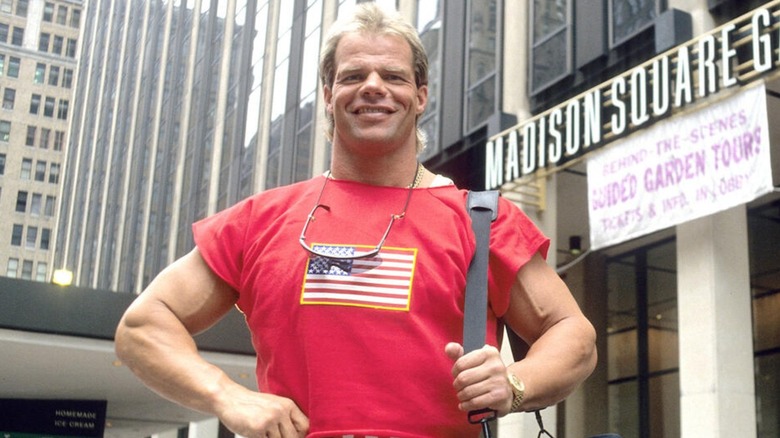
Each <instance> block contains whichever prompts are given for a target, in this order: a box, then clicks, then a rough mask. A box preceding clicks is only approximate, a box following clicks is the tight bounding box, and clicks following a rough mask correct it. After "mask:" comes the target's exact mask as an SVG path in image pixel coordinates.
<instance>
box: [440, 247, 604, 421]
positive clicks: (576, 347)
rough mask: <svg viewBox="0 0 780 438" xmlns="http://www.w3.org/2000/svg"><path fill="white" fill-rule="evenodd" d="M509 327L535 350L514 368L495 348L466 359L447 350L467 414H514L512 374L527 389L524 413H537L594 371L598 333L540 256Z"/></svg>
mask: <svg viewBox="0 0 780 438" xmlns="http://www.w3.org/2000/svg"><path fill="white" fill-rule="evenodd" d="M504 321H505V322H506V324H507V325H508V326H509V327H510V328H511V329H512V330H514V331H515V333H517V334H518V335H519V336H520V337H521V338H523V340H525V341H526V342H527V343H528V344H529V345H530V349H529V351H528V353H527V355H526V357H525V358H524V359H522V360H520V361H518V362H515V363H513V364H510V365H509V366H508V367H506V366H505V365H504V363H503V361H502V360H501V356H500V354H499V351H498V350H497V349H496V348H494V347H491V346H485V347H483V348H482V349H480V350H476V351H473V352H471V353H469V354H468V355H465V356H463V348H462V347H461V346H460V345H458V344H455V343H451V344H448V345H447V347H446V352H447V354H448V355H449V356H450V358H452V359H453V360H455V364H454V366H453V369H452V374H453V377H454V386H455V389H456V390H457V391H458V398H459V400H460V402H461V404H460V408H461V410H463V411H473V410H477V409H483V408H492V409H495V410H496V411H498V414H499V415H505V414H507V413H509V412H510V408H511V406H512V400H513V391H512V386H511V385H510V384H509V380H508V378H507V373H512V374H514V375H515V376H517V377H518V378H519V379H521V380H522V382H523V384H524V386H525V392H524V396H523V402H522V404H521V406H520V410H523V411H532V410H536V409H541V408H544V407H547V406H551V405H553V404H556V403H558V402H560V401H561V400H563V399H564V398H566V397H567V396H568V395H569V394H570V393H571V392H572V391H574V389H575V388H576V387H577V385H579V384H580V383H581V382H582V381H584V380H585V379H586V378H587V377H588V376H589V375H590V373H591V372H592V371H593V369H594V367H595V365H596V358H597V356H596V343H595V341H596V333H595V330H594V329H593V326H592V325H591V323H590V322H589V321H588V320H587V318H585V316H584V315H583V313H582V311H581V310H580V308H579V306H578V305H577V302H576V301H575V300H574V297H573V296H572V295H571V292H570V291H569V288H568V287H567V286H566V284H565V283H564V282H563V280H561V278H560V277H559V276H558V274H557V273H556V272H555V271H554V270H553V269H552V268H551V267H550V266H549V265H547V263H546V262H545V261H544V259H543V258H542V256H541V255H539V254H535V255H534V256H533V257H532V259H531V260H530V261H529V262H528V263H527V264H526V265H524V266H523V267H522V268H521V269H520V270H519V272H518V273H517V277H516V279H515V282H514V284H513V286H512V291H511V298H510V302H509V309H508V310H507V313H506V314H505V315H504Z"/></svg>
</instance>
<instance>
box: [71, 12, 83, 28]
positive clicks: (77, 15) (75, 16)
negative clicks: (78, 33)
mask: <svg viewBox="0 0 780 438" xmlns="http://www.w3.org/2000/svg"><path fill="white" fill-rule="evenodd" d="M79 26H81V10H80V9H74V10H73V12H71V13H70V27H75V28H77V29H78V27H79Z"/></svg>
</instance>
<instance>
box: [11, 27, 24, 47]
mask: <svg viewBox="0 0 780 438" xmlns="http://www.w3.org/2000/svg"><path fill="white" fill-rule="evenodd" d="M22 43H24V28H23V27H16V26H14V33H13V35H12V36H11V44H13V45H15V46H20V47H21V45H22Z"/></svg>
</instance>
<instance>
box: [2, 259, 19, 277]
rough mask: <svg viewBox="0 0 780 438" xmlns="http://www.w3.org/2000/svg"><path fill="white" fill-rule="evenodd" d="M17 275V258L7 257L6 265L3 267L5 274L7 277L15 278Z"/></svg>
mask: <svg viewBox="0 0 780 438" xmlns="http://www.w3.org/2000/svg"><path fill="white" fill-rule="evenodd" d="M17 275H19V259H15V258H10V259H8V266H7V267H6V269H5V276H6V277H9V278H16V276H17Z"/></svg>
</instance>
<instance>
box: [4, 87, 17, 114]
mask: <svg viewBox="0 0 780 438" xmlns="http://www.w3.org/2000/svg"><path fill="white" fill-rule="evenodd" d="M15 101H16V90H14V89H13V88H7V87H6V89H5V91H3V109H6V110H12V109H14V102H15Z"/></svg>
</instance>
